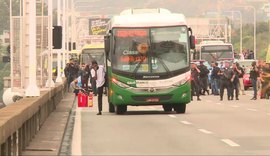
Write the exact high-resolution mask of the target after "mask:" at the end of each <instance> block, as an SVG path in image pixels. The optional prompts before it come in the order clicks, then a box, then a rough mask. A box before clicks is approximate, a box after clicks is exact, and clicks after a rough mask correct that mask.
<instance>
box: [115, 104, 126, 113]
mask: <svg viewBox="0 0 270 156" xmlns="http://www.w3.org/2000/svg"><path fill="white" fill-rule="evenodd" d="M126 111H127V106H126V105H124V106H115V112H116V114H124V113H125V112H126Z"/></svg>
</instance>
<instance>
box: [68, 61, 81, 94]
mask: <svg viewBox="0 0 270 156" xmlns="http://www.w3.org/2000/svg"><path fill="white" fill-rule="evenodd" d="M78 71H79V68H78V67H77V66H76V64H74V61H73V59H70V62H69V63H68V64H67V65H66V67H65V69H64V72H65V75H66V77H67V81H68V91H69V86H70V83H71V82H72V81H73V80H74V79H75V78H77V77H78Z"/></svg>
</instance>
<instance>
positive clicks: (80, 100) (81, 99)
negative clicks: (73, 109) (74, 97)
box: [78, 92, 88, 107]
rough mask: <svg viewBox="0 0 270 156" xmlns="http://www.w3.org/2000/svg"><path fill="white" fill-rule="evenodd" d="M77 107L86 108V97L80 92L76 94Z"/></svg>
mask: <svg viewBox="0 0 270 156" xmlns="http://www.w3.org/2000/svg"><path fill="white" fill-rule="evenodd" d="M78 107H88V95H87V94H85V93H82V92H79V93H78Z"/></svg>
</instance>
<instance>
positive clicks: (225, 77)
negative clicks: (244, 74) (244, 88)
mask: <svg viewBox="0 0 270 156" xmlns="http://www.w3.org/2000/svg"><path fill="white" fill-rule="evenodd" d="M229 67H230V64H229V62H225V67H224V68H222V69H220V71H219V75H220V101H222V100H223V95H224V89H225V88H226V89H227V95H228V100H231V99H232V97H233V95H232V93H233V90H232V88H233V83H232V82H233V78H234V73H233V70H232V69H230V68H229Z"/></svg>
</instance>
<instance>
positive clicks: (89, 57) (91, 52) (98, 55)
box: [81, 49, 105, 65]
mask: <svg viewBox="0 0 270 156" xmlns="http://www.w3.org/2000/svg"><path fill="white" fill-rule="evenodd" d="M81 58H82V60H81V63H85V64H91V62H92V61H93V60H96V61H97V63H98V64H99V65H104V61H105V60H104V59H105V52H104V49H83V50H82V57H81Z"/></svg>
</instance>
